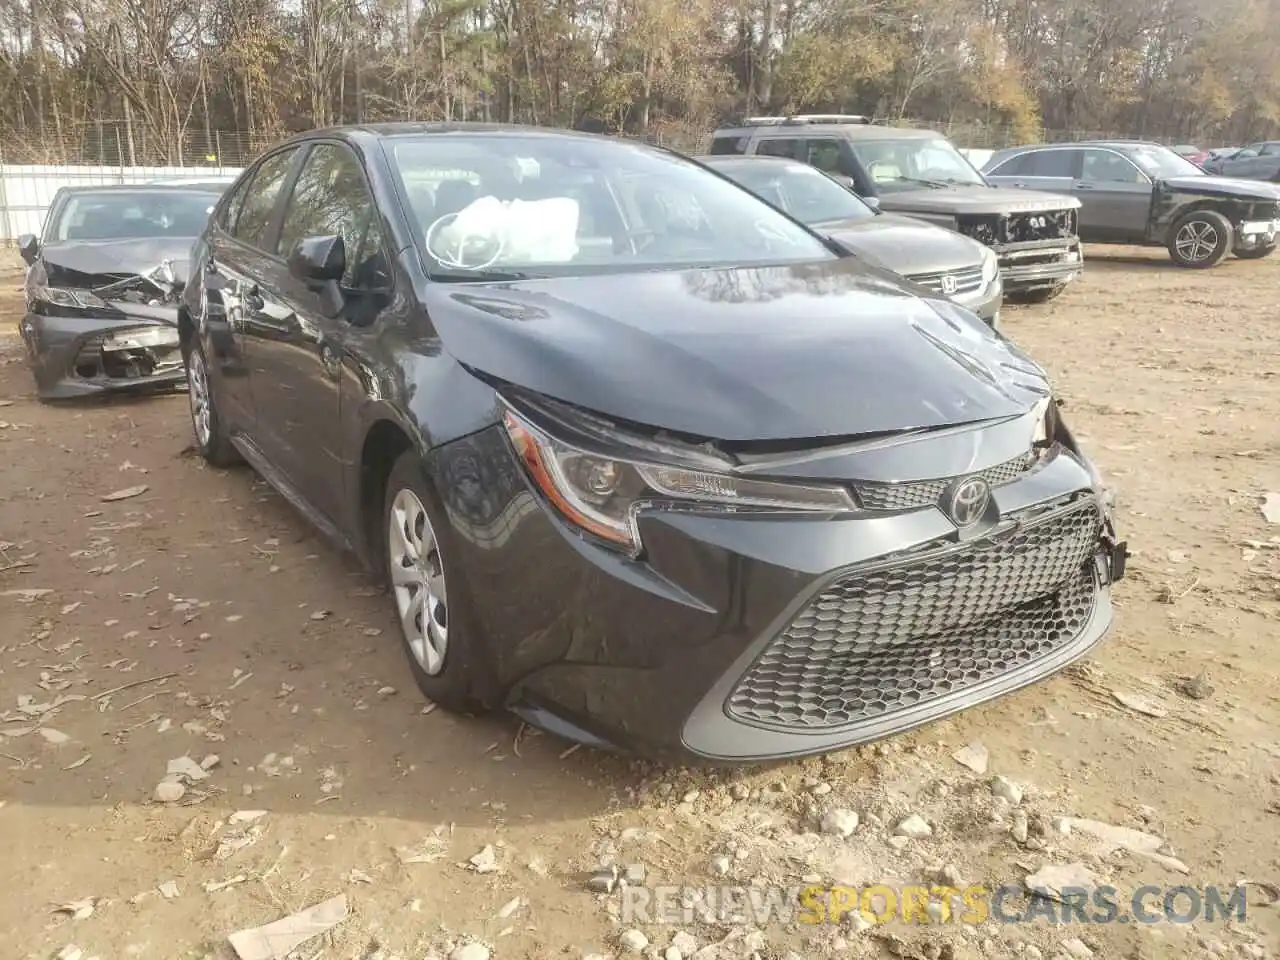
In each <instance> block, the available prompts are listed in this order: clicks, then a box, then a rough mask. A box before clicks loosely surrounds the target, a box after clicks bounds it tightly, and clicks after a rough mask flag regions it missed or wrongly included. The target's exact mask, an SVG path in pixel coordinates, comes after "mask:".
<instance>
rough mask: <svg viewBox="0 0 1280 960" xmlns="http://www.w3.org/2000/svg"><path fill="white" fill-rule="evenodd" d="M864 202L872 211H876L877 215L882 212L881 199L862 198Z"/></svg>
mask: <svg viewBox="0 0 1280 960" xmlns="http://www.w3.org/2000/svg"><path fill="white" fill-rule="evenodd" d="M862 202H863V203H865V204H866V205H867V206H868V207H870V208H871V209H872V210H874V211H875V212H876V213H879V212H880V198H879V197H863V198H862Z"/></svg>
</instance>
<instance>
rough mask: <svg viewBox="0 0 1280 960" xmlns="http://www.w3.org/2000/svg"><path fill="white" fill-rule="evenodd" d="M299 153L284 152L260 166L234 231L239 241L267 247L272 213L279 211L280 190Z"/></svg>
mask: <svg viewBox="0 0 1280 960" xmlns="http://www.w3.org/2000/svg"><path fill="white" fill-rule="evenodd" d="M297 152H298V149H297V147H294V148H292V149H290V150H282V151H280V152H279V153H275V154H272V155H271V156H269V157H267V158H266V159H265V160H263V161H262V163H261V164H260V165H259V166H258V170H257V172H256V173H255V174H254V175H253V180H252V181H251V182H250V183H249V188H248V190H247V191H246V192H245V195H244V201H243V202H242V203H241V206H240V213H239V216H237V217H236V221H235V227H234V229H233V230H232V231H231V232H232V234H233V235H234V236H235V238H236V239H237V240H242V241H243V242H245V243H247V244H249V245H250V246H251V247H257V248H258V249H265V248H266V234H267V228H268V227H269V226H270V225H271V214H272V213H273V212H274V211H275V208H276V200H278V199H279V197H280V190H281V188H282V187H284V182H285V180H286V179H287V178H288V176H289V167H290V165H291V164H292V163H293V158H294V155H295V154H296V153H297Z"/></svg>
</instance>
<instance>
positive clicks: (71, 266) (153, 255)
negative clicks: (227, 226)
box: [40, 237, 196, 286]
mask: <svg viewBox="0 0 1280 960" xmlns="http://www.w3.org/2000/svg"><path fill="white" fill-rule="evenodd" d="M195 242H196V238H195V237H156V238H150V239H146V240H60V241H53V242H50V243H44V244H41V247H40V258H41V259H42V260H43V261H44V265H45V270H46V272H47V273H48V275H49V282H50V283H59V282H62V283H73V282H74V280H75V278H76V277H77V275H78V276H79V277H82V278H84V279H83V280H82V283H83V285H86V286H98V285H100V284H102V283H107V282H110V280H111V279H114V278H116V277H123V276H127V275H130V274H139V273H144V272H146V271H149V270H152V269H154V268H155V267H158V266H159V265H160V262H161V261H163V260H170V261H172V262H173V272H174V275H175V276H176V277H177V279H178V281H179V282H180V283H182V282H185V280H186V278H187V272H188V269H189V264H190V260H191V247H192V245H193V244H194V243H195Z"/></svg>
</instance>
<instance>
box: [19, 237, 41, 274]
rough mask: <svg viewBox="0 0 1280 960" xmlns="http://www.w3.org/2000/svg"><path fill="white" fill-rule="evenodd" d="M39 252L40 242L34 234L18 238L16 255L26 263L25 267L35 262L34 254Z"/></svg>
mask: <svg viewBox="0 0 1280 960" xmlns="http://www.w3.org/2000/svg"><path fill="white" fill-rule="evenodd" d="M39 252H40V241H39V240H37V239H36V235H35V234H34V233H24V234H21V235H20V236H19V237H18V254H19V256H21V257H22V259H23V260H25V261H26V263H27V266H31V264H33V263H35V262H36V254H37V253H39Z"/></svg>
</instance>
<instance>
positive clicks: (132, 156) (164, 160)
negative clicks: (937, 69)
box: [0, 119, 1224, 168]
mask: <svg viewBox="0 0 1280 960" xmlns="http://www.w3.org/2000/svg"><path fill="white" fill-rule="evenodd" d="M877 122H882V123H885V124H887V125H891V126H904V127H916V128H927V129H932V130H936V131H937V132H938V133H940V134H943V135H944V136H946V137H948V138H950V139H951V140H952V141H953V142H954V143H955V145H956V146H957V147H960V148H962V149H963V148H969V149H985V150H999V149H1002V148H1004V147H1012V146H1017V145H1019V144H1023V143H1028V142H1039V143H1065V142H1075V141H1080V140H1114V139H1129V138H1132V137H1134V134H1133V132H1132V131H1128V132H1123V131H1115V130H1040V131H1038V133H1036V134H1033V135H1028V133H1027V132H1026V130H1025V128H1015V127H1009V126H999V125H991V124H985V123H981V122H978V121H957V122H945V121H928V120H913V119H903V120H878V121H877ZM715 126H716V124H715V123H714V121H710V120H708V121H707V122H706V123H705V124H701V123H698V122H696V121H692V120H672V121H663V122H661V123H659V124H656V125H655V126H654V128H653V130H652V132H650V133H648V134H643V135H640V134H636V135H631V138H632V139H638V140H644V141H646V142H648V143H653V144H656V145H659V146H664V147H669V148H671V149H673V150H678V151H680V152H682V153H694V154H696V153H705V152H706V151H707V149H708V148H709V147H710V143H711V131H712V129H713V128H714V127H715ZM286 135H287V133H286V132H283V131H281V132H278V133H245V132H242V131H218V130H212V131H205V130H187V131H186V132H184V133H183V134H182V135H181V136H180V137H176V138H163V137H160V136H157V135H156V134H155V133H154V132H151V131H148V130H146V129H144V128H143V127H142V125H140V124H136V123H135V124H125V123H123V122H120V121H111V122H108V121H102V122H94V123H86V124H82V125H80V126H78V127H76V128H74V129H71V130H66V129H64V130H62V131H56V130H55V131H44V132H33V131H12V130H11V131H7V132H4V133H3V135H2V136H0V164H3V165H12V164H24V165H33V164H39V165H57V166H95V167H119V168H128V167H198V168H199V167H203V168H208V167H219V168H225V167H242V166H244V165H245V164H247V163H248V162H249V161H250V160H252V159H253V158H254V157H255V156H257V155H258V154H259V153H261V152H262V150H263V149H265V148H266V147H267V146H269V145H270V144H271V143H273V142H275V141H276V140H278V139H280V138H281V137H283V136H286ZM624 135H625V134H624ZM1145 139H1151V140H1155V141H1157V142H1160V143H1168V144H1171V145H1172V144H1173V143H1175V142H1176V141H1175V140H1174V139H1172V138H1169V137H1161V136H1151V137H1147V138H1145ZM1223 145H1224V144H1221V143H1217V142H1214V143H1201V144H1200V146H1202V147H1204V148H1206V149H1207V148H1210V147H1217V146H1223Z"/></svg>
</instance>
